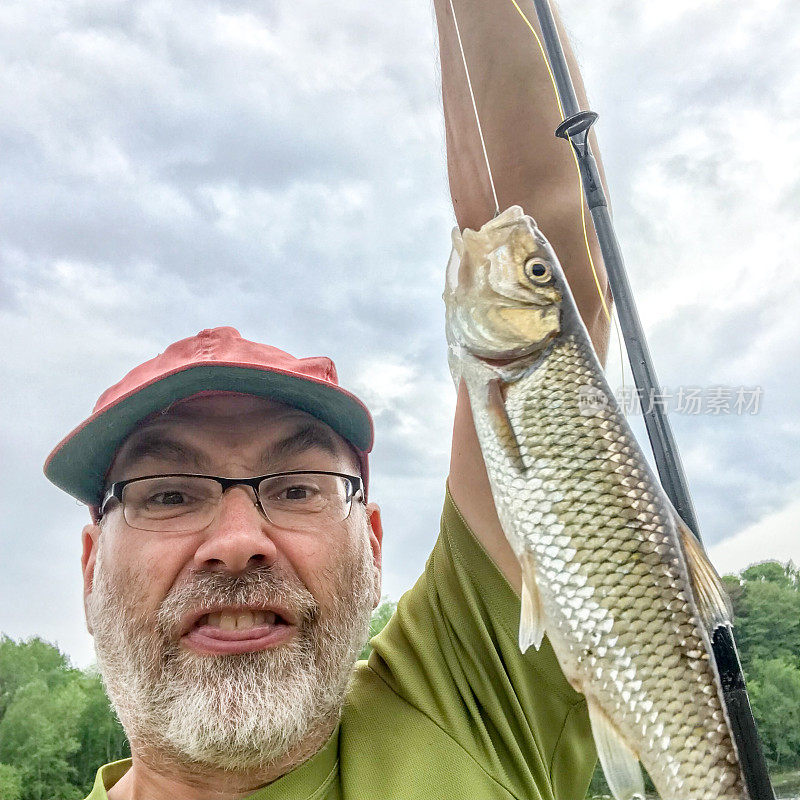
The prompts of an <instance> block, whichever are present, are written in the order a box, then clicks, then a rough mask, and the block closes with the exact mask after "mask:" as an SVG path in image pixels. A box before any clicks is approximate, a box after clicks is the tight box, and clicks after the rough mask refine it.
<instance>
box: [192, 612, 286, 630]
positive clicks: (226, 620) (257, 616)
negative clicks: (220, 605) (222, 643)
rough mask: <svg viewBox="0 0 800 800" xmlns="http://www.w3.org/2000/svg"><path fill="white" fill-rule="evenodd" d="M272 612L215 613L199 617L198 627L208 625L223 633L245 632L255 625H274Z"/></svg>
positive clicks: (275, 617) (274, 619)
mask: <svg viewBox="0 0 800 800" xmlns="http://www.w3.org/2000/svg"><path fill="white" fill-rule="evenodd" d="M276 620H277V616H276V615H275V612H274V611H239V612H236V613H231V612H225V611H215V612H214V613H213V614H205V615H204V616H202V617H200V620H199V621H198V625H209V626H211V627H212V628H219V629H220V630H223V631H235V630H247V629H249V628H253V627H255V626H257V625H274V624H275V622H276Z"/></svg>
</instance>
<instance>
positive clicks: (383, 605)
mask: <svg viewBox="0 0 800 800" xmlns="http://www.w3.org/2000/svg"><path fill="white" fill-rule="evenodd" d="M396 608H397V603H393V602H392V601H391V600H389V599H388V598H387V597H384V598H383V599H382V600H381V602H380V605H379V606H378V607H377V608H376V609H375V610H374V611H373V612H372V619H371V620H370V623H369V638H370V641H368V642H367V643H366V644H365V645H364V649H363V650H362V651H361V655H360V656H359V658H369V654H370V653H371V652H372V641H371V640H372V637H373V636H377V635H378V634H379V633H380V632H381V631H382V630H383V629H384V627H385V625H386V623H387V622H388V621H389V620H390V619H391V617H392V614H394V610H395V609H396Z"/></svg>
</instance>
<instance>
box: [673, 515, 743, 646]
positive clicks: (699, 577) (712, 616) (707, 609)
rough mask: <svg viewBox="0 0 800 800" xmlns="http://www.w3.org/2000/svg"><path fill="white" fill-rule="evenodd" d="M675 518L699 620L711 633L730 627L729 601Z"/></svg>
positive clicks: (691, 537) (685, 528) (694, 542)
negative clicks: (726, 626)
mask: <svg viewBox="0 0 800 800" xmlns="http://www.w3.org/2000/svg"><path fill="white" fill-rule="evenodd" d="M675 517H676V520H677V524H678V531H679V533H680V536H681V542H682V543H683V551H684V553H686V562H687V566H688V568H689V577H690V578H691V579H692V589H693V590H694V599H695V602H696V603H697V610H698V612H699V614H700V618H701V620H702V621H703V623H704V624H705V626H706V628H707V629H708V630H710V631H713V630H714V629H716V628H718V627H720V626H721V625H732V624H733V609H732V608H731V601H730V600H729V598H728V593H727V592H726V591H725V587H724V586H723V585H722V581H721V580H720V577H719V575H718V574H717V571H716V570H715V569H714V567H713V565H712V564H711V562H710V561H709V560H708V556H707V555H706V554H705V552H704V551H703V548H702V546H701V545H700V542H699V541H698V540H697V537H696V536H695V535H694V534H693V533H692V532H691V530H689V528H688V526H687V525H686V523H685V522H684V521H683V520H682V519H681V518H680V517H678V515H677V514H676V515H675Z"/></svg>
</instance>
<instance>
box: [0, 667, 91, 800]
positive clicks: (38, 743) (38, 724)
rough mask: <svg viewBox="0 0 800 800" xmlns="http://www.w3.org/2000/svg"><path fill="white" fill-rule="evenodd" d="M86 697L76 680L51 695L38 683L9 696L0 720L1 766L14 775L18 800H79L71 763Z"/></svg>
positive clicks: (81, 794)
mask: <svg viewBox="0 0 800 800" xmlns="http://www.w3.org/2000/svg"><path fill="white" fill-rule="evenodd" d="M85 704H86V696H85V694H84V693H83V691H82V689H81V687H80V686H79V684H78V682H77V680H75V679H74V678H73V680H72V681H70V682H68V683H65V684H64V685H62V686H59V687H58V688H57V689H55V690H53V689H50V688H49V687H48V686H47V683H46V682H45V681H44V680H42V679H41V678H36V679H34V680H33V681H31V682H30V683H28V684H26V685H25V686H22V687H21V688H20V689H18V690H17V692H16V693H15V694H14V698H13V700H12V701H11V703H10V704H9V706H8V709H7V710H6V713H5V715H4V716H3V719H2V721H0V761H3V762H5V763H6V764H12V765H13V766H14V767H16V768H17V769H18V770H19V773H20V777H21V780H22V794H21V798H22V800H51V798H55V797H57V798H59V799H60V800H72V799H73V798H76V799H77V798H81V797H83V792H82V791H81V790H80V788H79V787H78V786H77V785H76V784H75V783H74V781H73V778H74V777H75V769H74V768H73V767H72V765H71V764H70V758H71V757H72V756H73V755H74V753H75V752H76V751H77V749H78V747H79V746H80V743H79V741H78V738H77V736H76V730H77V722H78V719H79V718H80V715H81V713H82V712H83V709H84V706H85Z"/></svg>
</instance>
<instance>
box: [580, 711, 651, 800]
mask: <svg viewBox="0 0 800 800" xmlns="http://www.w3.org/2000/svg"><path fill="white" fill-rule="evenodd" d="M586 704H587V706H588V708H589V721H590V722H591V725H592V736H594V743H595V747H597V756H598V758H599V759H600V763H601V764H602V766H603V774H604V775H605V776H606V783H608V788H609V789H611V794H613V795H614V797H615V798H616V800H644V781H643V780H642V770H641V768H640V767H639V759H638V758H636V755H635V754H634V752H633V751H632V750H631V749H630V747H628V745H627V744H626V743H625V740H624V739H623V738H622V736H621V734H620V733H619V731H618V730H617V729H616V728H615V727H614V725H613V723H612V722H611V720H610V719H609V718H608V717H607V716H606V714H605V712H604V711H603V710H602V709H601V708H600V706H598V705H597V703H595V702H594V700H592V699H591V698H590V697H587V698H586Z"/></svg>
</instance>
